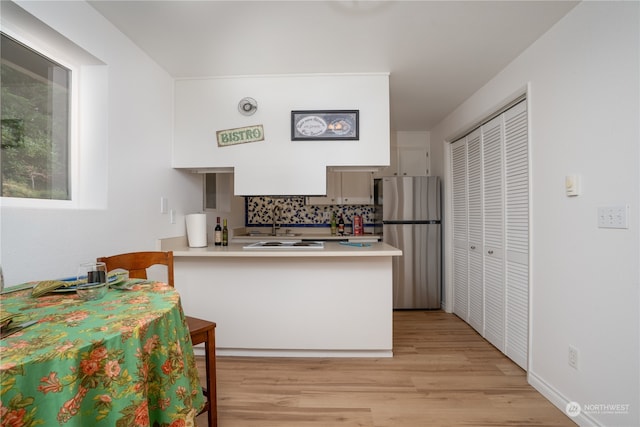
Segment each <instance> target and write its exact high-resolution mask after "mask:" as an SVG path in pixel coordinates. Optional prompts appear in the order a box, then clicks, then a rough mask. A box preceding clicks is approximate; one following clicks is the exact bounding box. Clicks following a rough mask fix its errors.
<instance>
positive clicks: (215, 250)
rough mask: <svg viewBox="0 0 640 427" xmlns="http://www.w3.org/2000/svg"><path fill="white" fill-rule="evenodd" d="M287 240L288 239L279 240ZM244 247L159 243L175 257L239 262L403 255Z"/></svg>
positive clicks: (376, 248)
mask: <svg viewBox="0 0 640 427" xmlns="http://www.w3.org/2000/svg"><path fill="white" fill-rule="evenodd" d="M281 240H288V239H284V238H283V239H281ZM245 245H246V242H243V243H230V244H229V246H213V245H211V244H210V245H209V246H207V247H203V248H190V247H188V246H187V241H186V237H174V238H168V239H160V240H158V249H159V250H163V251H173V256H174V257H235V258H238V257H242V258H292V257H295V258H305V257H306V258H309V257H313V258H319V257H387V256H401V255H402V251H401V250H400V249H398V248H395V247H393V246H391V245H389V244H387V243H383V242H375V243H367V245H370V246H362V247H360V246H347V245H341V244H340V243H338V242H324V248H323V249H300V248H296V249H282V248H278V249H245V248H244V246H245Z"/></svg>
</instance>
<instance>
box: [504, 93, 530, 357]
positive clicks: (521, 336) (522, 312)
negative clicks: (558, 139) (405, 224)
mask: <svg viewBox="0 0 640 427" xmlns="http://www.w3.org/2000/svg"><path fill="white" fill-rule="evenodd" d="M526 107H527V105H526V102H525V101H522V102H520V103H519V104H517V105H516V106H514V107H512V108H511V109H510V110H508V111H507V112H505V114H504V118H505V186H506V187H505V189H506V191H505V209H506V212H505V249H506V269H505V279H506V280H505V283H506V293H505V297H506V301H505V325H506V331H505V353H506V355H507V356H509V357H510V358H511V359H512V360H513V361H514V362H516V363H517V364H518V365H520V366H521V367H522V368H524V369H527V354H528V348H529V345H528V340H529V330H528V329H529V328H528V325H529V320H528V319H529V138H528V130H527V129H528V125H527V109H526Z"/></svg>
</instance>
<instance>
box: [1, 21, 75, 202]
mask: <svg viewBox="0 0 640 427" xmlns="http://www.w3.org/2000/svg"><path fill="white" fill-rule="evenodd" d="M1 37H2V45H1V48H0V52H1V58H2V61H1V67H0V69H1V74H0V88H1V91H2V92H1V98H0V119H1V122H0V123H1V130H2V136H1V140H0V142H1V144H0V146H1V151H0V171H1V174H0V183H1V184H2V190H1V196H3V197H17V198H31V199H54V200H70V199H71V191H70V94H71V89H70V88H71V71H70V70H69V69H68V68H65V67H63V66H62V65H60V64H58V63H56V62H55V61H53V60H51V59H49V58H47V57H45V56H43V55H41V54H39V53H38V52H36V51H34V50H32V49H30V48H29V47H27V46H25V45H23V44H21V43H19V42H17V41H16V40H14V39H12V38H11V37H9V36H7V35H5V34H1Z"/></svg>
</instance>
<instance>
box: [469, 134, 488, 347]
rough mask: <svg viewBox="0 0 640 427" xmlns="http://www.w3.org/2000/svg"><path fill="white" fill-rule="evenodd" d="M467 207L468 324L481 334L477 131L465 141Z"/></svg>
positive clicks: (482, 316)
mask: <svg viewBox="0 0 640 427" xmlns="http://www.w3.org/2000/svg"><path fill="white" fill-rule="evenodd" d="M466 140H467V177H468V178H467V188H468V191H467V194H468V196H467V204H468V208H467V211H468V227H469V324H470V325H471V326H473V328H474V329H475V330H476V331H478V332H479V333H480V334H481V335H483V334H484V275H483V271H484V268H483V260H482V258H483V253H482V247H483V243H482V240H483V236H482V234H483V233H482V229H483V227H482V147H481V144H480V130H476V131H474V132H472V133H470V134H469V135H468V136H467V138H466Z"/></svg>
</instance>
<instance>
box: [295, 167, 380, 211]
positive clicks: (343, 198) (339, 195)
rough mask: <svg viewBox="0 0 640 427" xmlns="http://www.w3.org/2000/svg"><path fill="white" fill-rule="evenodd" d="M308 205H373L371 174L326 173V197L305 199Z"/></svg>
mask: <svg viewBox="0 0 640 427" xmlns="http://www.w3.org/2000/svg"><path fill="white" fill-rule="evenodd" d="M306 203H307V204H308V205H370V204H372V203H373V173H372V172H334V171H327V194H326V196H314V197H307V200H306Z"/></svg>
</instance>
